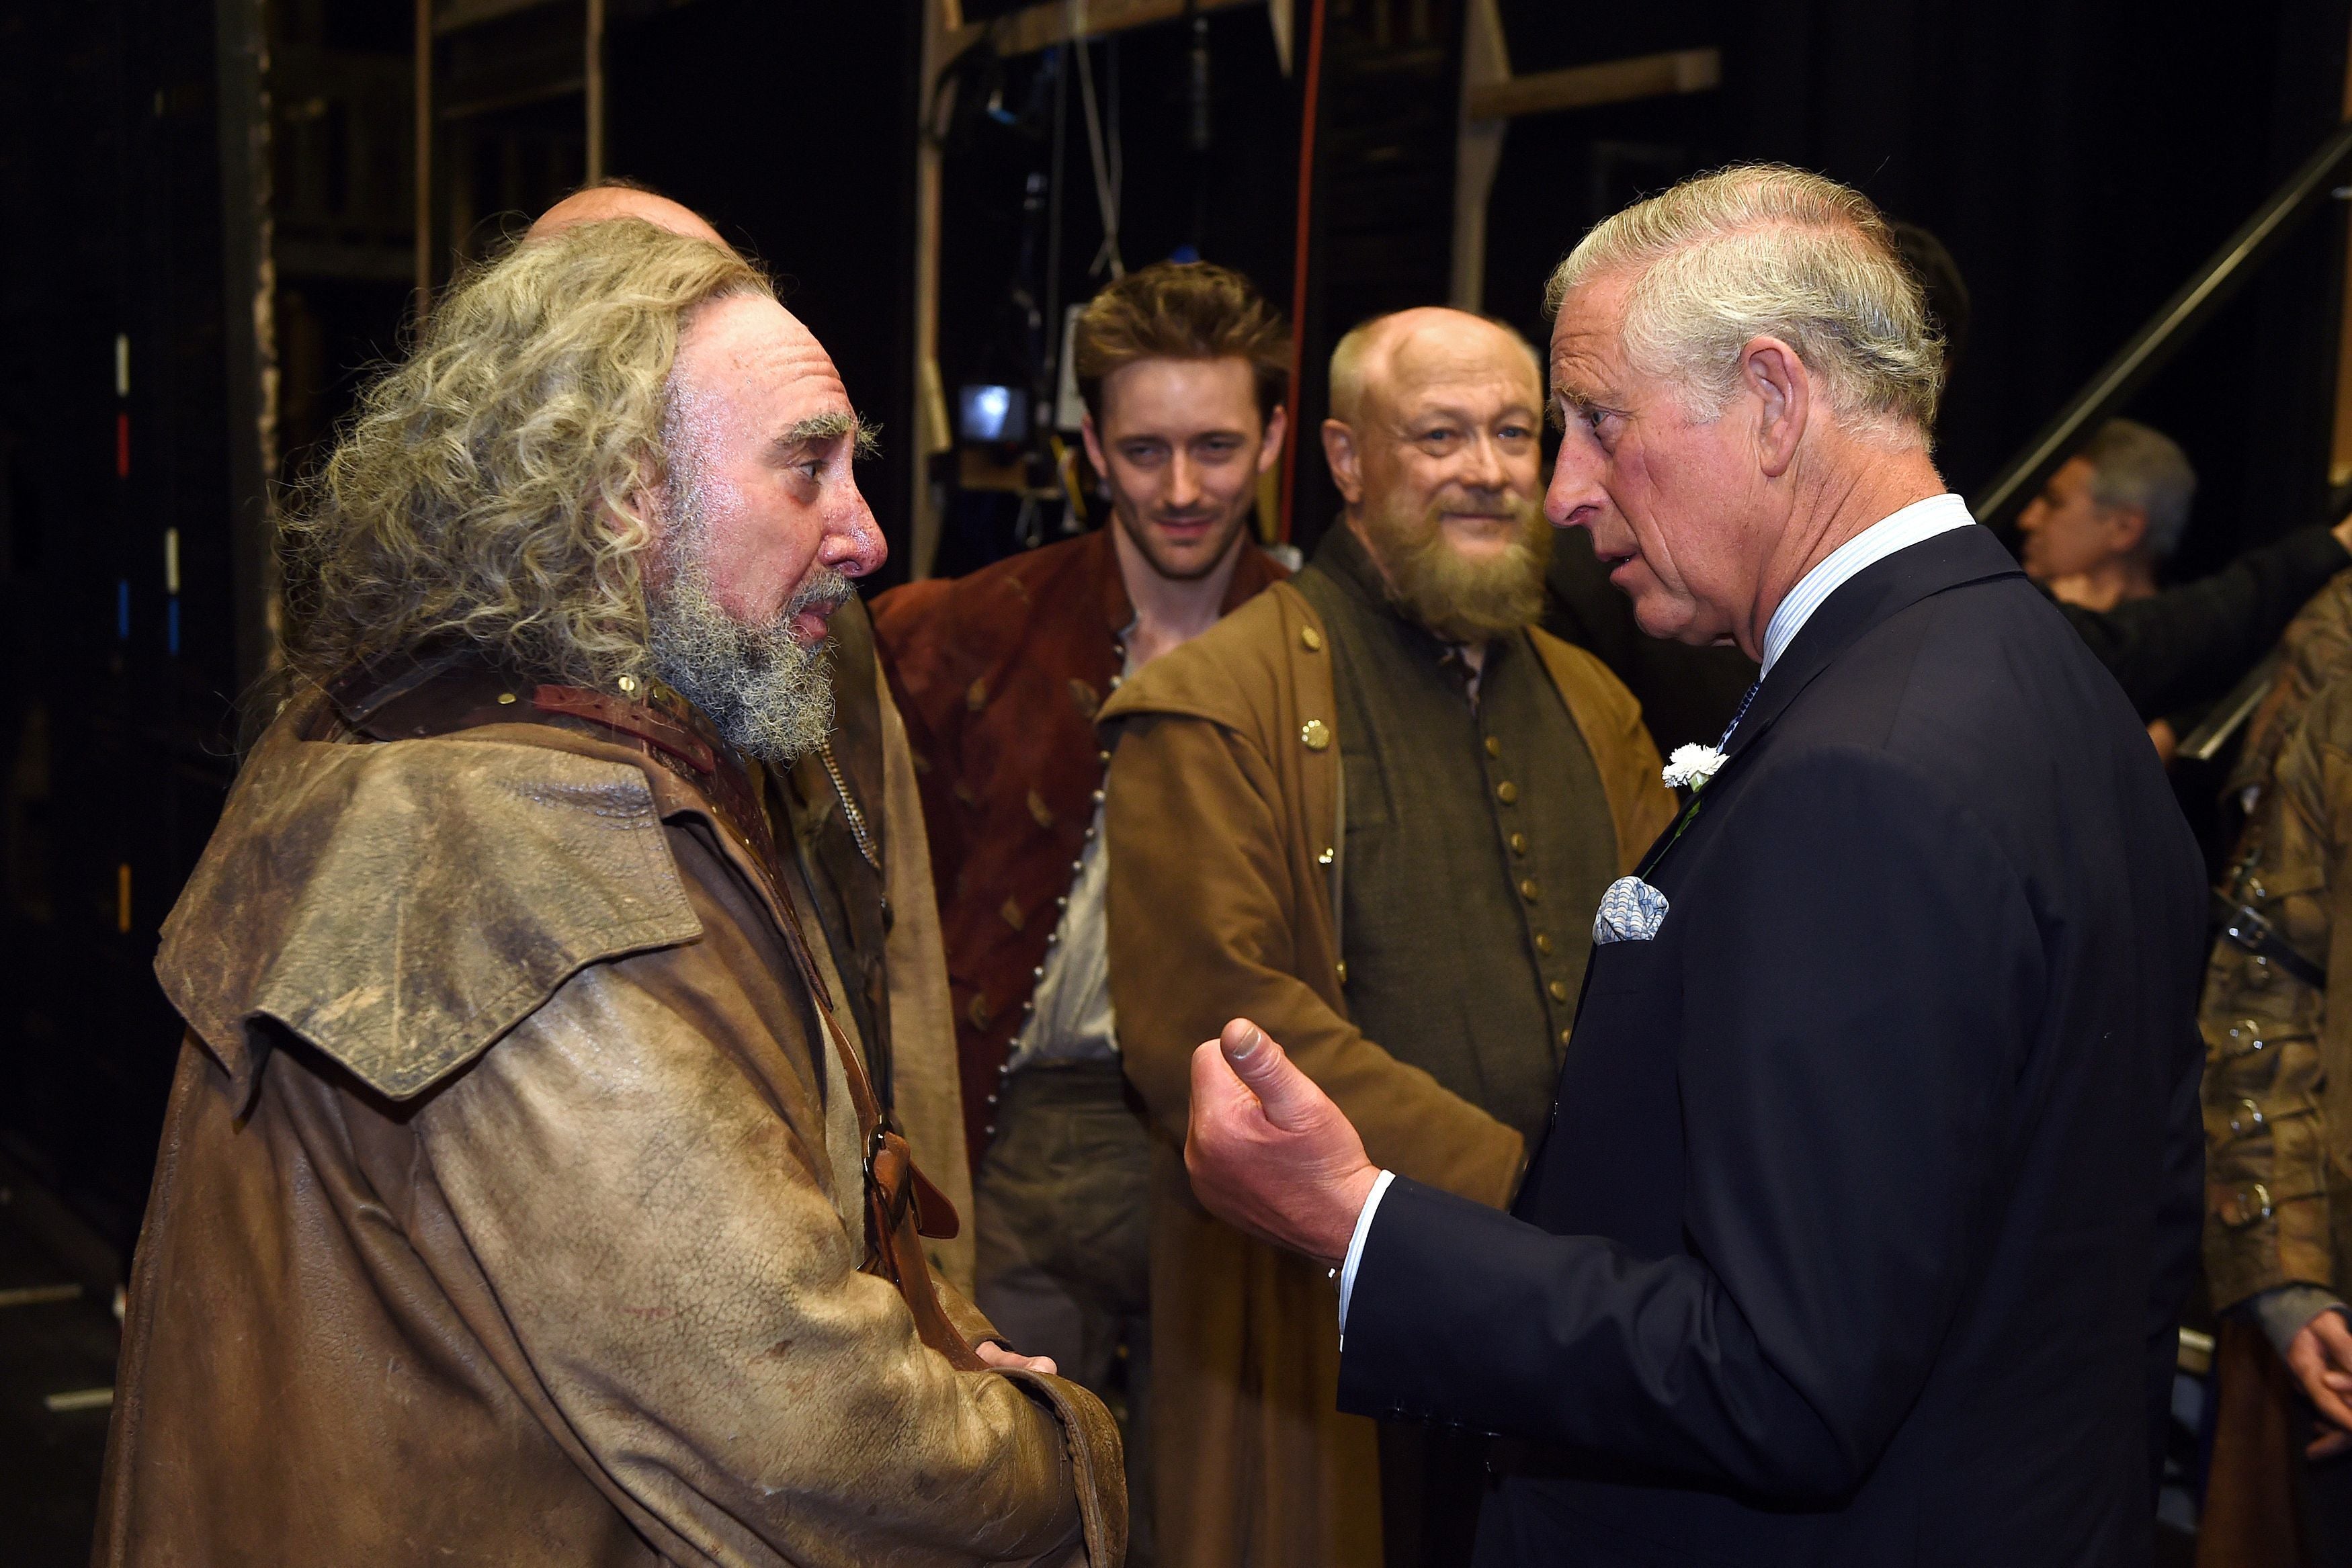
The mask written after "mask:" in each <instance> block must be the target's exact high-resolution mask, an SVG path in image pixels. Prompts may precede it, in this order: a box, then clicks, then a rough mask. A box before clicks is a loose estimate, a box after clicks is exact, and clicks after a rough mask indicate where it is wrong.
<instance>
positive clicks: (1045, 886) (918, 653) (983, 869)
mask: <svg viewBox="0 0 2352 1568" xmlns="http://www.w3.org/2000/svg"><path fill="white" fill-rule="evenodd" d="M1242 552H1243V553H1242V559H1241V562H1240V564H1239V565H1238V566H1237V567H1236V568H1235V569H1234V580H1233V585H1232V587H1231V588H1230V589H1229V590H1228V591H1226V594H1225V602H1224V610H1225V611H1226V612H1230V611H1232V610H1233V609H1234V606H1236V605H1238V604H1241V603H1242V602H1244V601H1246V600H1248V599H1249V598H1251V597H1252V596H1253V595H1255V594H1256V593H1257V592H1258V591H1260V590H1262V589H1264V588H1265V586H1266V585H1267V584H1268V583H1271V582H1274V581H1276V580H1279V579H1281V578H1283V577H1285V576H1286V575H1288V574H1287V573H1286V572H1285V571H1284V570H1283V568H1282V566H1281V565H1280V563H1278V562H1276V560H1275V559H1274V558H1273V557H1271V556H1269V555H1267V554H1266V553H1265V551H1264V550H1261V549H1257V548H1256V547H1255V545H1252V544H1244V545H1243V547H1242ZM873 608H874V630H875V637H876V642H877V644H878V646H879V647H880V649H881V653H882V664H883V668H884V669H885V670H886V671H887V673H888V675H889V679H890V686H891V690H892V692H893V693H894V694H895V695H897V697H898V708H899V712H900V713H901V714H902V715H903V716H904V717H905V718H906V721H907V737H908V741H909V743H910V744H911V746H912V748H913V751H914V760H915V774H916V780H917V784H918V786H919V789H921V792H922V797H923V821H924V825H925V827H926V828H927V829H928V830H929V834H930V844H931V875H932V878H933V881H934V882H935V883H936V885H937V887H938V889H939V902H940V932H941V934H942V936H943V937H944V938H945V941H946V944H947V965H948V986H949V988H950V993H951V994H952V997H953V999H954V1004H955V1014H956V1054H957V1058H958V1061H959V1062H960V1063H961V1069H962V1078H963V1107H964V1125H965V1131H966V1134H967V1139H968V1145H969V1147H970V1149H971V1161H972V1167H973V1169H974V1170H975V1171H977V1170H978V1168H979V1166H980V1157H981V1155H982V1152H983V1151H984V1150H985V1149H986V1148H987V1147H988V1142H989V1139H990V1138H991V1137H992V1135H993V1134H994V1132H995V1114H994V1113H995V1104H996V1094H997V1084H998V1080H999V1079H1000V1077H1001V1076H1002V1075H1003V1071H1004V1064H1005V1060H1006V1058H1007V1056H1008V1055H1009V1054H1010V1053H1011V1051H1012V1044H1013V1037H1014V1036H1015V1035H1017V1034H1019V1033H1020V1031H1021V1024H1022V1020H1023V1019H1024V1018H1026V1017H1027V1015H1028V1011H1029V1006H1030V997H1031V993H1032V992H1033V991H1034V988H1035V987H1036V984H1037V980H1038V977H1039V975H1040V973H1041V966H1042V965H1043V964H1044V962H1045V946H1046V940H1047V938H1049V937H1051V936H1053V934H1054V927H1055V924H1056V923H1057V922H1058V921H1059V919H1060V913H1061V900H1062V899H1063V898H1064V897H1065V896H1066V894H1068V892H1069V888H1070V883H1071V881H1072V879H1073V878H1074V877H1075V876H1076V866H1077V861H1078V855H1079V852H1080V851H1081V850H1082V849H1083V848H1084V847H1085V843H1086V836H1087V829H1088V828H1090V827H1091V826H1092V825H1093V822H1094V815H1095V804H1096V801H1097V799H1098V792H1099V791H1100V790H1101V789H1102V782H1103V774H1104V771H1105V768H1106V766H1107V765H1108V760H1109V757H1108V753H1107V752H1105V751H1103V750H1102V748H1101V745H1100V743H1099V742H1098V741H1097V738H1096V736H1095V712H1096V710H1097V708H1099V707H1100V706H1102V703H1103V700H1104V698H1106V697H1107V696H1108V695H1110V692H1111V690H1112V688H1113V687H1115V686H1117V685H1118V680H1119V670H1120V668H1121V666H1122V665H1123V664H1125V662H1126V660H1125V655H1124V654H1123V653H1122V652H1121V650H1120V644H1119V637H1120V634H1121V633H1122V632H1124V631H1125V630H1126V628H1127V626H1128V624H1129V622H1132V621H1133V620H1134V619H1135V610H1134V606H1133V605H1132V604H1131V603H1130V602H1129V600H1128V597H1127V587H1126V584H1125V583H1124V581H1123V580H1121V579H1120V577H1119V571H1118V557H1117V555H1116V553H1115V552H1114V550H1113V549H1112V545H1111V538H1110V535H1109V533H1108V531H1097V532H1095V533H1090V534H1087V535H1084V536H1083V537H1081V538H1075V539H1071V540H1069V541H1068V542H1066V543H1064V544H1056V545H1049V546H1047V547H1046V548H1045V549H1039V550H1033V551H1030V552H1029V553H1027V554H1025V555H1019V556H1014V557H1013V558H1012V559H1009V560H1003V561H999V562H997V563H996V564H995V565H993V566H990V567H985V568H983V569H982V570H979V571H976V572H973V573H971V575H970V576H968V577H961V578H954V579H934V580H929V581H925V582H914V583H908V585H906V586H905V587H903V588H898V589H893V590H892V591H889V592H888V593H886V594H883V595H882V596H881V597H880V598H878V599H877V600H876V601H874V607H873Z"/></svg>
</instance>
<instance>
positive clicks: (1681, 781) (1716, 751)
mask: <svg viewBox="0 0 2352 1568" xmlns="http://www.w3.org/2000/svg"><path fill="white" fill-rule="evenodd" d="M1723 763H1724V754H1723V750H1722V748H1721V747H1714V746H1701V745H1699V744H1698V743H1697V742H1696V741H1693V742H1691V743H1690V744H1689V745H1688V746H1677V747H1675V754H1674V756H1672V757H1670V758H1667V759H1666V767H1665V771H1664V774H1662V775H1661V777H1663V778H1664V779H1665V781H1666V788H1668V789H1690V790H1694V791H1696V790H1699V789H1705V788H1706V781H1707V780H1708V779H1712V778H1714V777H1715V774H1716V770H1717V768H1721V767H1722V766H1723Z"/></svg>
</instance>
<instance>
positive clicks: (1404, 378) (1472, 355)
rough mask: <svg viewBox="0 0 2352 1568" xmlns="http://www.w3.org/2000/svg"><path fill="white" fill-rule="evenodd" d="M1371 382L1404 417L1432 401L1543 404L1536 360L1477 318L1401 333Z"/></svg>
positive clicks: (1508, 336) (1507, 335) (1499, 405)
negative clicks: (1403, 413) (1404, 414)
mask: <svg viewBox="0 0 2352 1568" xmlns="http://www.w3.org/2000/svg"><path fill="white" fill-rule="evenodd" d="M1372 384H1373V387H1374V389H1375V390H1376V391H1377V392H1378V393H1379V394H1380V395H1381V397H1382V398H1383V399H1384V400H1385V401H1386V402H1388V403H1389V404H1390V405H1391V407H1393V408H1396V409H1398V410H1400V411H1401V412H1405V413H1410V412H1411V411H1412V410H1413V409H1416V408H1419V407H1423V406H1426V405H1428V404H1432V403H1447V404H1462V403H1475V404H1479V405H1491V406H1494V407H1496V408H1502V407H1507V406H1510V405H1511V404H1514V403H1517V404H1522V405H1524V406H1526V407H1528V408H1530V409H1532V408H1533V407H1535V406H1536V405H1537V404H1538V403H1540V402H1542V401H1543V381H1542V376H1541V375H1540V373H1539V372H1538V371H1537V369H1536V361H1535V356H1534V355H1533V354H1531V353H1529V352H1528V348H1527V346H1526V345H1525V344H1523V343H1521V342H1520V341H1519V340H1517V338H1515V337H1513V336H1512V335H1511V334H1510V333H1508V332H1507V331H1505V330H1503V329H1501V328H1499V327H1496V326H1495V325H1493V324H1492V323H1491V322H1486V321H1481V320H1479V319H1476V318H1475V317H1462V318H1457V319H1453V320H1442V321H1438V322H1434V323H1433V324H1431V325H1428V326H1424V327H1421V328H1418V329H1411V330H1407V331H1403V332H1400V333H1399V334H1398V335H1397V337H1396V338H1395V339H1394V340H1393V341H1391V344H1390V345H1389V349H1388V352H1387V353H1386V354H1385V355H1383V356H1382V357H1381V361H1380V365H1379V370H1378V372H1377V373H1376V374H1375V375H1374V376H1373V377H1372Z"/></svg>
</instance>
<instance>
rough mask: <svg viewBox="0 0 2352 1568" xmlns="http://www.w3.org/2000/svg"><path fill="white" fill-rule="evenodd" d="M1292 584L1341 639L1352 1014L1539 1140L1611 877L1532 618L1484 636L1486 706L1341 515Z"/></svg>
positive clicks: (1597, 800)
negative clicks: (1394, 596)
mask: <svg viewBox="0 0 2352 1568" xmlns="http://www.w3.org/2000/svg"><path fill="white" fill-rule="evenodd" d="M1293 581H1294V583H1295V585H1296V586H1297V589H1298V591H1299V592H1300V593H1302V594H1304V595H1305V596H1306V598H1307V602H1308V603H1310V604H1312V605H1313V606H1314V607H1315V610H1316V612H1317V613H1318V615H1320V616H1321V617H1322V618H1323V624H1324V626H1325V629H1326V630H1327V631H1328V633H1329V635H1330V640H1331V653H1332V674H1333V677H1334V685H1335V688H1336V696H1337V702H1338V711H1337V713H1336V715H1335V717H1336V720H1337V722H1336V725H1335V727H1336V728H1337V729H1338V731H1339V754H1340V760H1341V765H1342V768H1343V770H1344V775H1345V777H1344V780H1343V782H1344V785H1345V794H1344V797H1343V809H1344V811H1345V815H1346V823H1345V831H1346V834H1347V840H1346V843H1347V851H1346V858H1345V860H1344V861H1343V862H1342V863H1343V864H1344V865H1345V866H1346V868H1347V870H1346V875H1345V879H1344V881H1343V882H1342V884H1341V890H1340V901H1341V908H1340V909H1339V911H1338V912H1337V913H1338V914H1339V945H1340V952H1341V955H1342V957H1343V958H1344V960H1345V962H1346V966H1347V969H1346V974H1347V980H1346V985H1347V997H1348V1009H1349V1013H1350V1015H1351V1016H1352V1017H1353V1018H1354V1020H1355V1022H1356V1024H1357V1026H1358V1027H1359V1028H1360V1029H1361V1030H1363V1031H1364V1033H1365V1034H1366V1035H1367V1036H1369V1037H1370V1039H1371V1040H1373V1041H1375V1042H1376V1043H1378V1044H1379V1045H1380V1046H1381V1047H1382V1048H1383V1049H1384V1050H1386V1051H1389V1052H1390V1053H1391V1055H1393V1056H1395V1057H1396V1058H1397V1059H1398V1060H1399V1061H1407V1062H1411V1063H1412V1065H1413V1066H1415V1067H1419V1068H1421V1069H1423V1071H1427V1072H1428V1073H1430V1075H1431V1076H1433V1077H1434V1078H1435V1079H1436V1080H1437V1081H1438V1082H1440V1083H1442V1084H1444V1086H1445V1087H1446V1088H1447V1089H1449V1090H1451V1091H1453V1092H1454V1093H1456V1094H1458V1095H1460V1096H1462V1097H1463V1098H1464V1099H1465V1100H1468V1101H1469V1102H1471V1103H1473V1104H1475V1105H1477V1106H1479V1107H1480V1108H1482V1109H1483V1110H1485V1111H1486V1113H1488V1114H1490V1115H1492V1116H1494V1117H1495V1118H1496V1120H1498V1121H1500V1122H1503V1123H1505V1124H1507V1125H1509V1126H1512V1127H1515V1128H1517V1129H1518V1131H1519V1132H1521V1133H1523V1134H1526V1135H1527V1136H1528V1139H1529V1140H1530V1141H1532V1140H1534V1139H1535V1138H1536V1137H1538V1135H1540V1134H1541V1133H1542V1131H1543V1129H1544V1126H1545V1124H1546V1122H1547V1121H1548V1120H1549V1116H1550V1113H1551V1103H1552V1092H1553V1089H1554V1087H1555V1085H1556V1083H1557V1081H1558V1079H1559V1061H1560V1055H1561V1052H1562V1051H1563V1050H1564V1049H1565V1048H1566V1045H1567V1042H1568V1032H1569V1028H1570V1025H1571V1024H1572V1023H1573V1022H1574V1021H1575V1016H1576V1002H1577V997H1578V993H1579V991H1580V988H1581V987H1582V985H1583V981H1584V961H1585V956H1586V955H1587V953H1588V951H1589V950H1590V944H1591V937H1592V912H1593V911H1594V909H1596V908H1597V907H1599V905H1600V903H1601V894H1602V892H1603V891H1605V890H1606V889H1607V887H1608V886H1609V883H1611V882H1612V881H1613V880H1615V878H1616V876H1617V873H1618V865H1617V837H1616V831H1615V828H1614V826H1613V824H1612V821H1611V818H1610V815H1609V801H1608V799H1607V797H1606V796H1605V795H1604V794H1603V793H1602V790H1601V775H1600V773H1599V771H1598V770H1597V769H1596V768H1594V766H1593V762H1592V755H1591V752H1590V751H1589V750H1588V749H1587V748H1586V747H1585V743H1584V737H1583V736H1582V735H1581V734H1580V732H1579V731H1578V729H1577V727H1576V722H1575V720H1574V719H1572V718H1571V717H1570V716H1569V711H1568V705H1567V703H1566V702H1565V701H1563V700H1562V699H1561V697H1560V695H1559V690H1558V689H1557V688H1556V687H1555V686H1554V685H1552V682H1551V677H1550V675H1549V674H1548V673H1547V672H1546V670H1545V669H1544V665H1543V662H1542V658H1541V656H1540V655H1539V654H1538V653H1537V652H1536V650H1535V647H1534V645H1533V643H1531V642H1530V641H1529V640H1528V634H1527V632H1524V631H1521V632H1513V633H1511V634H1510V635H1509V636H1507V637H1502V638H1498V639H1496V641H1495V642H1493V643H1489V644H1488V645H1487V648H1486V663H1485V667H1484V670H1483V672H1482V673H1481V674H1480V677H1479V681H1478V701H1477V706H1475V708H1474V707H1473V706H1471V702H1470V698H1469V695H1468V691H1467V687H1466V676H1467V674H1468V671H1467V669H1466V667H1465V666H1464V665H1463V664H1461V663H1460V661H1459V660H1458V658H1449V657H1448V653H1449V649H1448V647H1447V645H1446V644H1445V643H1443V642H1441V641H1439V640H1438V639H1437V638H1436V637H1434V636H1433V635H1431V634H1430V633H1429V632H1426V631H1424V630H1423V629H1422V628H1421V627H1420V626H1417V625H1415V624H1413V623H1412V622H1408V621H1406V620H1405V619H1404V618H1403V617H1402V615H1400V614H1399V613H1398V612H1396V611H1395V610H1394V609H1393V608H1391V606H1390V604H1389V603H1388V601H1387V597H1386V593H1385V591H1384V588H1383V585H1382V584H1381V578H1380V574H1379V569H1378V568H1377V567H1375V566H1374V565H1373V564H1372V561H1371V559H1370V556H1368V555H1367V554H1366V553H1365V551H1364V548H1363V545H1362V544H1361V542H1360V541H1359V540H1358V539H1357V538H1356V536H1355V533H1354V532H1353V530H1351V529H1350V528H1348V527H1347V526H1346V525H1345V524H1341V525H1339V526H1338V527H1335V528H1333V529H1332V530H1331V531H1330V532H1329V533H1328V535H1326V536H1325V537H1324V541H1323V543H1322V545H1321V547H1320V548H1319V549H1318V550H1317V551H1316V556H1315V559H1314V562H1313V563H1312V564H1311V565H1309V566H1308V567H1307V570H1304V571H1302V572H1301V573H1299V575H1298V576H1297V578H1295V579H1294V580H1293Z"/></svg>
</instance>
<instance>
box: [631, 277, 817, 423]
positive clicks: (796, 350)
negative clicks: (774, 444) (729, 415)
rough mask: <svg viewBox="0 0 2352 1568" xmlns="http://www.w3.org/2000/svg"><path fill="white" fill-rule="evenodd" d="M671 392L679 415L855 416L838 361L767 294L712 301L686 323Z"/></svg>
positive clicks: (789, 312)
mask: <svg viewBox="0 0 2352 1568" xmlns="http://www.w3.org/2000/svg"><path fill="white" fill-rule="evenodd" d="M673 390H674V395H675V396H676V398H677V404H678V407H679V411H680V412H681V413H688V412H695V411H699V410H707V409H710V408H712V407H714V406H716V405H719V404H734V405H739V406H740V407H742V408H744V409H745V410H746V411H747V412H754V413H759V414H761V415H767V416H774V417H780V418H783V419H785V420H787V421H794V422H796V421H798V420H802V419H806V418H810V417H813V416H814V415H817V414H821V413H849V412H851V410H850V402H849V390H848V388H846V387H845V386H844V385H843V384H842V381H841V372H840V371H838V370H837V369H835V366H834V362H833V356H832V355H830V354H828V353H826V352H825V350H824V344H822V343H820V342H818V341H817V340H816V335H815V334H814V333H813V332H811V331H810V330H809V329H807V328H806V327H805V326H803V325H802V323H801V321H800V319H799V318H798V317H796V316H794V315H793V313H792V312H791V311H789V310H787V309H785V308H783V307H782V305H779V304H777V303H776V302H775V301H774V300H773V299H771V298H767V297H766V296H765V295H736V296H733V297H730V298H725V299H716V300H712V301H711V302H710V303H709V304H707V305H704V306H702V307H700V308H698V309H697V310H696V311H695V312H694V314H693V315H692V316H690V317H688V319H687V324H686V331H685V333H684V335H683V336H682V337H681V338H680V339H679V340H678V349H677V366H676V370H675V371H674V389H673Z"/></svg>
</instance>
